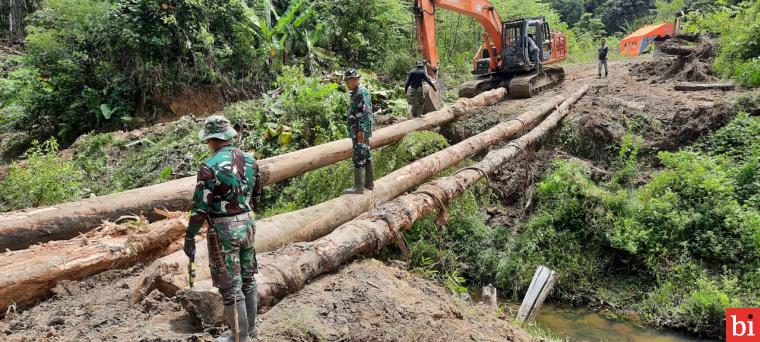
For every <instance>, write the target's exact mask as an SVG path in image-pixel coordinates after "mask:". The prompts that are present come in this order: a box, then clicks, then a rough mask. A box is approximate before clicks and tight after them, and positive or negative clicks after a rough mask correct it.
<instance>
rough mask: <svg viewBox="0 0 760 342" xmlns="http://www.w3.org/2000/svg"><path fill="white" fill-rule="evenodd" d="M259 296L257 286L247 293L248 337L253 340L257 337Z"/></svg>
mask: <svg viewBox="0 0 760 342" xmlns="http://www.w3.org/2000/svg"><path fill="white" fill-rule="evenodd" d="M258 301H259V298H258V296H257V295H256V287H254V288H253V292H251V293H249V294H247V295H245V312H246V313H247V314H248V337H250V338H251V340H253V339H255V338H256V337H257V335H258V334H257V332H256V309H257V306H258Z"/></svg>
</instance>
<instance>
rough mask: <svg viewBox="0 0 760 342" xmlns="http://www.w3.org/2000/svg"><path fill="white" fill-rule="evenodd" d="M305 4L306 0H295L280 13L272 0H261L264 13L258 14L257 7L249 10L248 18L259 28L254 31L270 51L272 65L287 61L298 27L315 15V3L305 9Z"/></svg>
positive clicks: (277, 65) (270, 63)
mask: <svg viewBox="0 0 760 342" xmlns="http://www.w3.org/2000/svg"><path fill="white" fill-rule="evenodd" d="M303 4H304V0H293V1H291V2H290V4H289V5H288V8H287V9H285V11H284V12H283V13H282V14H280V13H277V9H276V8H275V6H274V5H273V4H272V1H271V0H261V1H260V3H259V5H260V6H257V7H259V8H262V9H263V12H264V13H263V15H261V16H259V15H257V14H256V10H255V9H251V8H249V9H248V10H247V15H248V18H249V19H250V21H251V23H252V24H253V25H254V26H255V27H256V28H257V30H255V31H254V32H255V34H256V35H257V38H259V40H260V41H261V42H262V44H264V46H265V47H266V50H267V51H268V52H269V65H270V66H276V67H279V66H280V64H279V63H280V62H282V63H287V58H288V51H289V48H290V46H292V41H291V39H292V38H293V37H295V36H296V32H297V31H296V29H297V28H298V27H300V26H301V25H303V23H304V22H306V20H308V19H309V18H310V17H311V16H312V15H314V5H310V6H309V7H306V8H305V9H303V8H302V7H303ZM272 19H274V20H272ZM275 64H276V65H275Z"/></svg>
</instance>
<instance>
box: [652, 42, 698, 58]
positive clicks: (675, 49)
mask: <svg viewBox="0 0 760 342" xmlns="http://www.w3.org/2000/svg"><path fill="white" fill-rule="evenodd" d="M660 51H661V52H663V53H666V54H668V55H676V56H688V55H691V54H693V53H695V52H696V51H697V50H696V49H695V48H694V47H691V46H688V45H683V44H679V43H678V42H677V41H674V40H668V41H665V42H663V43H662V44H660Z"/></svg>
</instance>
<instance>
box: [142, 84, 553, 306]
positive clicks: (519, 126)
mask: <svg viewBox="0 0 760 342" xmlns="http://www.w3.org/2000/svg"><path fill="white" fill-rule="evenodd" d="M562 100H563V98H562V97H561V96H557V97H555V98H553V99H551V100H549V101H546V102H544V103H543V104H542V105H539V106H538V107H536V108H534V109H533V110H531V111H528V112H526V113H524V114H522V115H521V116H520V117H519V118H516V119H514V120H509V121H506V122H503V123H501V124H498V125H496V126H494V127H492V128H491V129H489V130H487V131H485V132H482V133H480V134H477V135H475V136H472V137H470V138H468V139H466V140H464V141H462V142H460V143H458V144H456V145H454V146H451V147H449V148H446V149H444V150H441V151H438V152H436V153H434V154H432V155H430V156H427V157H425V158H422V159H420V160H417V161H415V162H413V163H411V164H409V165H407V166H405V167H403V168H401V169H399V170H396V171H394V172H392V173H391V174H389V175H387V176H385V177H383V178H380V179H378V180H377V181H375V190H374V191H371V192H367V193H366V194H365V195H344V196H340V197H337V198H335V199H332V200H329V201H326V202H323V203H320V204H317V205H315V206H311V207H308V208H304V209H301V210H296V211H293V212H290V213H285V214H281V215H277V216H273V217H270V218H266V219H262V220H259V221H258V222H257V223H256V251H258V252H266V251H272V250H275V249H277V248H279V247H281V246H283V245H285V244H288V243H292V242H300V241H312V240H315V239H317V238H319V237H322V236H324V235H327V234H328V233H330V232H331V231H332V230H333V229H335V227H338V226H340V225H341V224H343V223H345V222H348V221H350V220H352V219H354V218H355V217H357V216H359V215H360V214H362V213H364V212H366V211H368V210H369V209H371V208H372V206H373V205H374V204H375V203H380V202H383V201H387V200H390V199H393V198H395V197H397V196H399V195H401V194H403V193H404V192H406V191H409V190H410V189H412V188H414V187H415V186H417V185H420V184H422V183H424V182H425V181H427V180H428V179H430V178H432V177H434V176H435V175H436V174H438V173H440V172H441V171H443V170H446V169H448V168H450V167H453V166H455V165H457V164H459V163H461V162H462V161H464V160H465V159H467V158H469V157H471V156H473V155H475V154H477V153H479V152H481V151H484V150H485V149H487V148H489V147H490V146H493V145H494V144H497V143H499V142H501V141H503V140H505V139H508V138H511V137H513V136H515V135H516V134H517V133H519V132H520V131H522V130H523V129H525V128H528V127H530V126H532V125H534V124H535V123H537V122H538V121H540V119H541V118H542V117H544V115H546V114H547V113H549V112H550V111H552V109H554V108H556V106H558V105H559V104H560V103H562ZM196 262H197V264H198V265H203V266H204V267H205V265H208V251H207V250H206V244H205V243H200V244H198V255H197V256H196ZM187 263H188V259H187V257H185V256H184V255H183V254H182V252H177V253H175V254H174V255H170V256H167V257H164V258H162V259H161V260H158V261H156V262H155V263H154V264H153V265H151V268H150V269H148V270H147V271H146V272H145V273H144V275H143V277H141V279H140V280H139V281H138V283H137V286H135V292H134V293H133V299H134V300H139V299H140V298H142V297H143V296H144V295H147V294H148V293H150V291H152V290H153V289H154V288H158V289H159V290H161V291H162V292H164V293H165V294H166V295H168V296H173V295H174V294H175V293H176V292H177V291H178V290H179V289H181V288H183V287H186V286H187V285H188V281H187V276H185V274H184V270H185V269H186V268H187ZM205 268H207V267H205ZM209 277H210V274H209V273H208V270H203V271H200V272H199V273H198V278H197V279H198V280H203V279H208V278H209Z"/></svg>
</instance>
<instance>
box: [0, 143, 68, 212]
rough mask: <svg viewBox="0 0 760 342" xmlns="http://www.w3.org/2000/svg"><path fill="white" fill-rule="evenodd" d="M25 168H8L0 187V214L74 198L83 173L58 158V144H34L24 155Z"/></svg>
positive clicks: (17, 166) (19, 166)
mask: <svg viewBox="0 0 760 342" xmlns="http://www.w3.org/2000/svg"><path fill="white" fill-rule="evenodd" d="M25 157H26V165H23V166H21V165H13V166H11V168H10V170H9V172H8V175H7V176H6V178H5V180H3V182H2V183H0V210H3V211H4V210H9V209H14V208H25V207H37V206H40V205H46V204H53V203H58V202H63V201H66V200H70V199H72V198H76V197H77V196H79V194H80V193H81V191H82V189H81V185H82V183H81V181H82V173H81V171H79V170H78V169H77V167H76V166H75V164H74V163H72V162H71V161H67V160H63V159H62V158H61V157H59V156H58V143H57V142H56V141H55V139H50V140H48V141H45V142H43V143H39V142H37V141H34V142H33V143H32V147H31V148H30V149H29V150H28V151H27V152H26V156H25Z"/></svg>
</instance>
